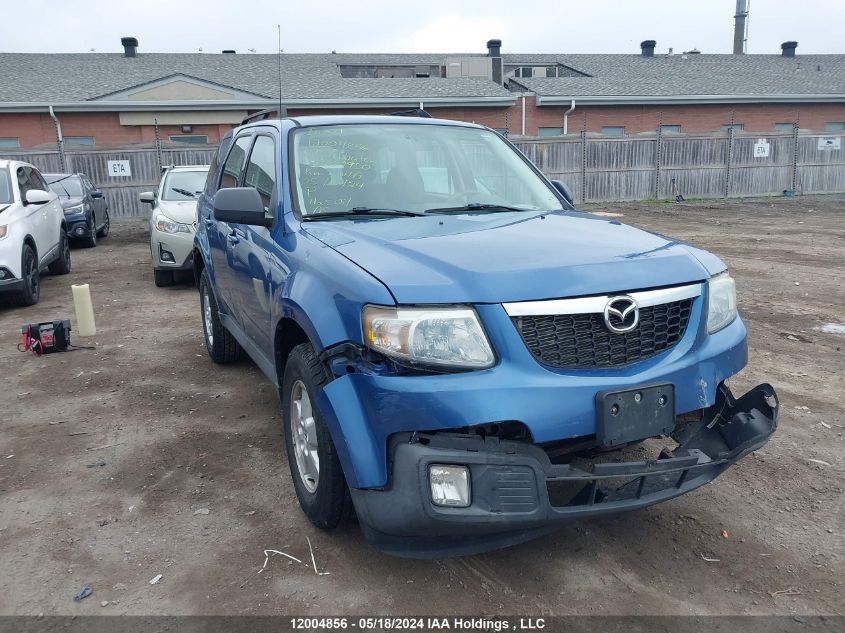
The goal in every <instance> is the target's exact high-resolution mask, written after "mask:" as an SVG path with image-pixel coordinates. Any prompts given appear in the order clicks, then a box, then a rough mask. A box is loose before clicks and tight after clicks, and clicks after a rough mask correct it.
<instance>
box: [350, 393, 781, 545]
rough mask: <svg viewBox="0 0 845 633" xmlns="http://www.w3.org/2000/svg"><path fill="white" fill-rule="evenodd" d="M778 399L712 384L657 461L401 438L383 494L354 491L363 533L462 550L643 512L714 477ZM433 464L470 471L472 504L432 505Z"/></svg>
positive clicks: (766, 433)
mask: <svg viewBox="0 0 845 633" xmlns="http://www.w3.org/2000/svg"><path fill="white" fill-rule="evenodd" d="M778 407H779V405H778V401H777V395H776V394H775V391H774V389H773V388H772V387H771V385H768V384H763V385H760V386H758V387H756V388H754V389H752V390H751V391H750V392H748V393H747V394H745V395H744V396H742V397H741V398H738V399H737V398H734V397H733V395H732V394H731V392H730V391H729V390H728V388H727V387H726V386H725V385H724V384H722V385H720V386H719V390H718V394H717V399H716V403H715V405H714V406H712V407H709V408H708V409H706V410H705V411H704V412H703V416H702V417H701V419H700V420H697V421H694V422H679V423H678V425H677V426H676V428H675V432H674V433H673V435H672V437H673V439H675V440H676V441H677V442H678V446H677V447H676V448H675V449H674V450H673V451H672V452H671V453H668V452H665V451H664V452H663V453H661V455H660V456H659V457H658V458H657V459H655V460H646V461H631V462H605V463H591V464H590V465H588V466H578V465H573V464H572V463H569V464H552V463H551V461H550V460H549V457H548V455H547V454H546V453H545V452H544V451H543V450H542V448H540V447H539V446H536V445H534V444H530V443H526V442H517V441H499V440H498V439H497V438H491V437H487V438H483V437H481V436H478V435H458V434H444V433H440V434H434V433H433V434H398V435H397V436H395V437H393V438H392V439H391V445H390V455H391V458H392V460H391V477H390V482H389V485H388V487H387V488H385V489H383V490H364V489H353V490H352V498H353V501H354V503H355V508H356V511H357V514H358V518H359V521H360V523H361V526H362V528H363V530H364V534H365V536H366V537H367V539H368V540H369V541H370V542H371V543H372V544H373V545H374V546H376V547H378V548H380V549H382V550H384V551H386V552H388V553H391V554H394V555H399V556H407V557H415V558H427V557H433V556H438V557H439V556H444V555H445V556H448V555H464V554H471V553H477V552H480V551H486V550H490V549H495V548H498V547H504V546H508V545H512V544H515V543H519V542H523V541H526V540H530V539H532V538H535V537H536V536H539V535H541V534H544V533H548V532H550V531H553V530H554V529H556V528H557V527H558V526H559V525H561V524H563V523H565V522H567V521H573V520H577V519H584V518H589V517H592V516H601V515H606V514H612V513H617V512H625V511H630V510H636V509H639V508H644V507H647V506H650V505H653V504H655V503H660V502H662V501H666V500H668V499H671V498H673V497H677V496H679V495H682V494H685V493H687V492H689V491H691V490H694V489H695V488H698V487H699V486H702V485H704V484H706V483H709V482H711V481H713V480H714V479H715V478H716V477H718V476H719V475H720V474H721V473H722V472H724V471H725V470H726V469H727V468H729V467H730V466H731V465H732V464H734V463H735V462H737V461H738V460H740V459H742V458H743V457H744V456H745V455H747V454H748V453H750V452H752V451H755V450H757V449H759V448H760V447H761V446H763V445H764V444H765V443H766V442H767V441H768V439H769V438H770V437H771V435H772V433H774V431H775V429H776V428H777V419H778ZM431 464H463V465H467V466H468V467H469V469H470V477H471V490H472V504H471V506H470V507H468V508H442V507H437V506H434V505H433V504H432V503H431V502H430V491H429V483H428V468H429V465H431Z"/></svg>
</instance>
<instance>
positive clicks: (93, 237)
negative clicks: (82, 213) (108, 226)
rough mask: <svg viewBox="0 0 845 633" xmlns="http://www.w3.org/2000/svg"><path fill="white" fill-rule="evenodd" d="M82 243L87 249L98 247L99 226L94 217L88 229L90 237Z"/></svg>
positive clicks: (86, 237)
mask: <svg viewBox="0 0 845 633" xmlns="http://www.w3.org/2000/svg"><path fill="white" fill-rule="evenodd" d="M80 241H81V242H82V245H83V246H84V247H85V248H94V247H95V246H96V245H97V225H96V223H95V221H94V217H93V216H92V217H91V224H90V226H89V227H88V235H86V236H85V237H83V238H82V239H81V240H80Z"/></svg>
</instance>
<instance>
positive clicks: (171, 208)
mask: <svg viewBox="0 0 845 633" xmlns="http://www.w3.org/2000/svg"><path fill="white" fill-rule="evenodd" d="M156 211H159V212H161V213H163V214H164V215H166V216H167V217H168V218H170V219H171V220H173V221H174V222H181V223H182V224H190V225H193V224H194V222H196V221H197V202H196V200H159V202H158V206H156Z"/></svg>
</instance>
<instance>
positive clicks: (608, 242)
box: [302, 212, 724, 303]
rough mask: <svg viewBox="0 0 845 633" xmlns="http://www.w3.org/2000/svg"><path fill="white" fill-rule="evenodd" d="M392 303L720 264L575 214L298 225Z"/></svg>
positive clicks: (563, 286)
mask: <svg viewBox="0 0 845 633" xmlns="http://www.w3.org/2000/svg"><path fill="white" fill-rule="evenodd" d="M302 226H303V230H304V231H305V232H307V233H309V234H310V235H312V236H313V237H315V238H317V239H319V240H320V241H322V242H323V243H325V244H326V245H328V246H330V247H331V248H333V249H335V250H337V251H338V252H339V253H342V254H343V255H345V256H346V257H347V258H349V259H350V260H352V261H353V262H355V263H356V264H358V265H359V266H361V267H362V268H364V269H365V270H367V271H369V272H370V273H371V274H372V275H374V276H375V277H376V278H378V279H379V280H381V281H382V283H384V284H385V285H386V286H387V287H388V288H389V289H390V291H391V292H392V293H393V296H394V297H395V299H396V301H397V302H398V303H502V302H508V301H529V300H539V299H552V298H565V297H575V296H583V295H593V294H605V293H613V292H624V291H633V290H637V289H642V288H653V287H659V286H669V285H675V284H683V283H688V282H694V281H701V280H704V279H706V278H707V277H708V276H710V275H712V274H714V273H716V272H720V271H721V270H723V269H724V264H722V263H721V261H720V260H719V259H718V258H717V257H715V256H713V255H710V254H709V253H707V252H706V251H700V250H698V249H693V248H692V247H689V246H687V245H685V244H682V243H681V242H678V241H675V240H672V239H670V238H667V237H664V236H662V235H657V234H654V233H649V232H647V231H643V230H640V229H636V228H633V227H630V226H627V225H624V224H622V223H620V222H617V221H616V220H607V219H605V218H599V217H597V216H593V215H589V214H585V213H579V212H554V213H548V214H545V215H540V214H532V215H531V216H530V217H527V218H526V217H525V216H524V214H511V213H507V214H505V213H494V214H479V215H460V216H447V215H432V216H431V217H420V218H389V219H383V220H373V219H371V220H341V221H326V222H319V223H313V224H309V223H304V224H303V225H302Z"/></svg>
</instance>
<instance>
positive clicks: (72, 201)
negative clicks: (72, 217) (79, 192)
mask: <svg viewBox="0 0 845 633" xmlns="http://www.w3.org/2000/svg"><path fill="white" fill-rule="evenodd" d="M83 200H84V198H83V197H82V196H59V202H60V203H61V205H62V209H67V208H69V207H77V206H79V205H80V204H82V202H83Z"/></svg>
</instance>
